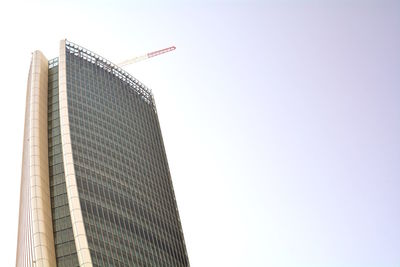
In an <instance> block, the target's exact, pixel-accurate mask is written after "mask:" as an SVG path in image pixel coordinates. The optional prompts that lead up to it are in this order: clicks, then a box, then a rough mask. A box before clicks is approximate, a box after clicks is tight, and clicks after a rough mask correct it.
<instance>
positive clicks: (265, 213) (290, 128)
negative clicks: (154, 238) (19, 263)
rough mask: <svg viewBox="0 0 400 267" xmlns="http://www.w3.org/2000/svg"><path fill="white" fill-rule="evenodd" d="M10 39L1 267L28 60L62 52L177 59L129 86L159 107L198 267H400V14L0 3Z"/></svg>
mask: <svg viewBox="0 0 400 267" xmlns="http://www.w3.org/2000/svg"><path fill="white" fill-rule="evenodd" d="M23 6H25V8H22V7H23ZM0 23H1V24H0V25H1V26H0V27H1V28H0V30H1V32H0V33H1V36H2V43H1V44H0V46H1V49H0V55H1V58H2V63H3V64H1V66H0V71H1V73H3V75H2V76H1V81H2V84H3V86H2V87H3V90H1V94H2V95H1V98H0V101H1V102H0V104H1V105H0V111H1V113H0V114H1V116H2V121H3V123H5V124H6V125H7V129H8V130H5V129H6V127H3V128H2V129H3V131H2V132H1V136H2V138H1V139H0V140H1V141H0V142H1V147H2V148H3V150H2V151H3V152H2V153H1V159H2V162H3V164H2V170H3V173H4V174H3V175H4V177H3V175H2V177H1V178H3V180H5V181H7V187H3V189H2V193H1V194H0V200H1V203H2V210H5V211H6V212H7V214H9V216H8V217H7V220H2V222H1V226H2V227H1V229H2V230H1V231H2V233H1V234H2V240H3V242H1V250H0V251H1V253H5V254H2V255H1V257H0V258H1V259H2V261H3V259H4V262H5V264H4V266H11V265H13V264H14V259H15V246H16V231H17V227H16V226H17V219H18V215H17V210H18V201H19V183H20V164H21V156H22V153H21V152H22V134H23V121H24V118H23V116H24V105H25V90H26V80H27V74H28V69H29V61H30V53H31V52H32V51H33V50H36V49H40V50H41V51H42V52H43V53H44V54H45V55H46V56H48V58H52V57H55V56H57V52H58V45H59V44H58V41H59V40H60V39H62V38H68V39H70V40H71V41H73V42H75V43H78V44H80V45H82V46H84V47H87V48H88V49H90V50H92V51H94V52H96V53H98V54H100V55H102V56H104V57H105V58H107V59H109V60H111V61H114V62H120V61H121V60H124V59H127V58H129V57H132V56H135V55H141V54H142V53H144V52H149V51H152V50H156V49H160V48H163V47H168V46H170V45H175V46H176V47H177V50H175V51H174V52H171V53H169V54H165V55H163V56H160V57H157V58H153V59H151V60H148V61H146V62H141V63H138V64H136V65H132V66H129V67H126V70H127V71H128V72H130V73H131V74H132V75H134V76H135V77H137V78H138V79H139V80H140V81H142V82H143V83H144V84H146V85H148V86H149V87H150V88H152V89H153V92H154V94H155V99H156V103H157V109H158V112H159V117H160V123H161V129H162V131H163V136H164V141H165V145H166V149H167V155H168V159H169V164H170V168H171V174H172V179H173V183H174V187H175V193H176V198H177V202H178V206H179V210H180V216H181V220H182V225H183V231H184V234H185V239H186V245H187V249H188V253H189V259H190V262H191V265H192V266H194V267H197V266H198V267H203V266H271V267H358V266H359V267H395V266H400V252H399V251H400V227H399V225H400V194H399V188H400V164H399V161H400V137H399V136H400V75H399V74H400V50H399V47H400V2H398V1H350V0H349V1H344V0H343V1H305V0H304V1H294V0H293V1H289V0H287V1H239V0H238V1H232V2H231V1H211V0H209V1H201V2H200V1H198V2H196V3H194V2H191V1H183V0H182V1H173V2H168V3H164V2H163V3H159V2H158V1H150V2H147V4H145V5H144V4H142V3H139V2H137V1H86V2H84V3H81V2H80V1H65V2H61V1H29V2H12V3H6V2H4V3H2V6H1V8H0ZM11 114H12V115H11ZM4 162H5V163H6V164H4ZM4 203H7V205H4ZM4 229H6V230H4Z"/></svg>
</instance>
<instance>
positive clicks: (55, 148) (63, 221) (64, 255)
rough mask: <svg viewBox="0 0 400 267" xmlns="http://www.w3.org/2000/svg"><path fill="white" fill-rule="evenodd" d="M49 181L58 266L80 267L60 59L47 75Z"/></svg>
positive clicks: (52, 61)
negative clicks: (72, 213) (67, 164)
mask: <svg viewBox="0 0 400 267" xmlns="http://www.w3.org/2000/svg"><path fill="white" fill-rule="evenodd" d="M47 103H48V146H49V182H50V199H51V211H52V220H53V233H54V246H55V251H56V262H57V266H58V267H64V266H65V267H70V266H72V267H73V266H79V263H78V257H77V254H76V248H75V241H74V235H73V232H72V224H71V216H70V213H69V205H68V199H67V190H66V186H65V176H64V166H63V155H62V145H61V134H60V113H59V104H58V59H57V58H56V59H53V60H50V61H49V76H48V102H47Z"/></svg>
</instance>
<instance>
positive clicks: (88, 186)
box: [66, 53, 189, 266]
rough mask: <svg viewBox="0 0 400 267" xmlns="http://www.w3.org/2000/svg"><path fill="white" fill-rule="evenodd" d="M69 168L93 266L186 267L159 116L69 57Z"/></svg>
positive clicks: (125, 87) (111, 79)
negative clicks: (71, 160)
mask: <svg viewBox="0 0 400 267" xmlns="http://www.w3.org/2000/svg"><path fill="white" fill-rule="evenodd" d="M66 62H67V64H66V67H67V88H68V90H67V94H68V110H69V121H70V132H71V143H72V151H73V157H74V165H75V166H74V167H75V173H76V179H77V185H78V191H79V197H80V203H81V207H82V215H83V219H84V224H85V230H86V234H87V239H88V243H89V249H90V253H91V258H92V262H93V264H94V266H189V261H188V257H187V252H186V248H185V243H184V239H183V233H182V228H181V223H180V219H179V214H178V210H177V206H176V200H175V196H174V192H173V188H172V182H171V177H170V173H169V168H168V163H167V158H166V154H165V149H164V145H163V142H162V136H161V130H160V127H159V122H158V118H157V114H156V112H155V110H154V108H153V106H152V105H149V104H148V102H147V101H144V99H143V97H142V96H141V95H139V94H137V93H135V92H134V91H132V90H131V88H130V85H129V84H127V83H126V82H124V81H123V80H121V79H120V78H118V77H116V76H115V75H113V74H112V73H110V72H109V71H107V70H106V69H104V68H100V67H99V66H97V65H96V64H93V63H91V62H89V61H87V60H85V59H83V58H82V57H80V56H77V55H74V54H73V53H66Z"/></svg>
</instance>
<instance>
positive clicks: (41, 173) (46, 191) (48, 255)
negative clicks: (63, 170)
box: [16, 51, 56, 266]
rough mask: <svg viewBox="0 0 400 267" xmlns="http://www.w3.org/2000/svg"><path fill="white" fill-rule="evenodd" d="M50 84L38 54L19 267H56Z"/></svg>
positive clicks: (32, 76)
mask: <svg viewBox="0 0 400 267" xmlns="http://www.w3.org/2000/svg"><path fill="white" fill-rule="evenodd" d="M47 80H48V63H47V59H46V58H45V57H44V55H43V54H42V53H41V52H40V51H35V52H34V53H33V57H32V64H31V69H30V73H29V80H28V89H27V90H28V91H27V109H26V114H25V133H24V152H23V165H22V177H21V194H24V195H23V196H21V205H20V209H21V210H20V219H19V236H18V251H17V262H16V264H17V266H55V265H56V260H55V251H54V237H53V223H52V217H51V204H50V185H49V164H48V137H47V93H48V88H47V86H48V85H47ZM24 228H25V229H24Z"/></svg>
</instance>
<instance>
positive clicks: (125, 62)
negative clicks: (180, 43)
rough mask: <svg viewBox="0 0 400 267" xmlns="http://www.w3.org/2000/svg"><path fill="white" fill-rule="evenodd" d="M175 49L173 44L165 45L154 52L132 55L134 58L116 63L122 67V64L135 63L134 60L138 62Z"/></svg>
mask: <svg viewBox="0 0 400 267" xmlns="http://www.w3.org/2000/svg"><path fill="white" fill-rule="evenodd" d="M175 49H176V47H175V46H170V47H167V48H164V49H161V50H157V51H154V52H150V53H147V54H144V55H142V56H138V57H134V58H131V59H128V60H125V61H122V62H121V63H119V64H118V67H123V66H126V65H129V64H133V63H136V62H139V61H142V60H145V59H148V58H151V57H155V56H159V55H161V54H164V53H168V52H171V51H174V50H175Z"/></svg>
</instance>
